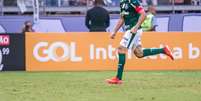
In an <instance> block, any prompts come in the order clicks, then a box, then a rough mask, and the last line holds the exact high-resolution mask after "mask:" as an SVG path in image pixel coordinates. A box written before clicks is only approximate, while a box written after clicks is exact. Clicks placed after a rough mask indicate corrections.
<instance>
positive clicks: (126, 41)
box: [120, 29, 142, 49]
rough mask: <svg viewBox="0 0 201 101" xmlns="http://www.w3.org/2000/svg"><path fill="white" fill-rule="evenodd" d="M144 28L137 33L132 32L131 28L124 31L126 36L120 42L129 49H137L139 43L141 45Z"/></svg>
mask: <svg viewBox="0 0 201 101" xmlns="http://www.w3.org/2000/svg"><path fill="white" fill-rule="evenodd" d="M141 36H142V29H139V30H138V31H137V33H136V34H132V33H131V32H130V30H128V31H126V32H125V33H124V36H123V38H122V40H121V42H120V45H121V46H123V47H125V48H127V49H135V48H136V47H137V46H138V45H141V44H142V43H141Z"/></svg>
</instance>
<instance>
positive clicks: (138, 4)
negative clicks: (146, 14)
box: [130, 0, 144, 13]
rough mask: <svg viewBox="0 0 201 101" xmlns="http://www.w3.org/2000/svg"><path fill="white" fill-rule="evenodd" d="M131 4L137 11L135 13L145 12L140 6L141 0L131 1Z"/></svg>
mask: <svg viewBox="0 0 201 101" xmlns="http://www.w3.org/2000/svg"><path fill="white" fill-rule="evenodd" d="M130 3H131V6H132V7H133V8H134V9H135V11H136V12H137V13H139V12H141V11H142V10H144V8H143V7H142V5H141V4H140V1H139V0H130Z"/></svg>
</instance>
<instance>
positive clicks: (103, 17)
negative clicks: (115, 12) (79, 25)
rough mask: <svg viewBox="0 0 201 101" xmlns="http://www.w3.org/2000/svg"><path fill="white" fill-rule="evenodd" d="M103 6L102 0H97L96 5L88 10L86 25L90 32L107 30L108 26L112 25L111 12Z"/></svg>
mask: <svg viewBox="0 0 201 101" xmlns="http://www.w3.org/2000/svg"><path fill="white" fill-rule="evenodd" d="M102 6H103V1H102V0H95V2H94V7H93V8H92V9H89V10H88V11H87V14H86V19H85V25H86V26H87V28H88V29H89V31H90V32H99V31H100V32H101V31H104V32H106V29H107V27H109V25H110V15H109V12H108V11H107V10H106V9H105V8H103V7H102Z"/></svg>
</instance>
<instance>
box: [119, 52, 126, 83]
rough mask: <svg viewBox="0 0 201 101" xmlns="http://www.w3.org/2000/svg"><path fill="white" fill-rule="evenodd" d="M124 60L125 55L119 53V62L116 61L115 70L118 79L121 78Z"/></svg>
mask: <svg viewBox="0 0 201 101" xmlns="http://www.w3.org/2000/svg"><path fill="white" fill-rule="evenodd" d="M125 61H126V55H125V54H119V63H118V70H117V78H119V79H120V80H121V79H122V75H123V71H124V65H125Z"/></svg>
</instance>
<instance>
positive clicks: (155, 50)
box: [143, 48, 164, 57]
mask: <svg viewBox="0 0 201 101" xmlns="http://www.w3.org/2000/svg"><path fill="white" fill-rule="evenodd" d="M161 53H164V50H163V48H147V49H144V50H143V56H144V57H145V56H150V55H156V54H161Z"/></svg>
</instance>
